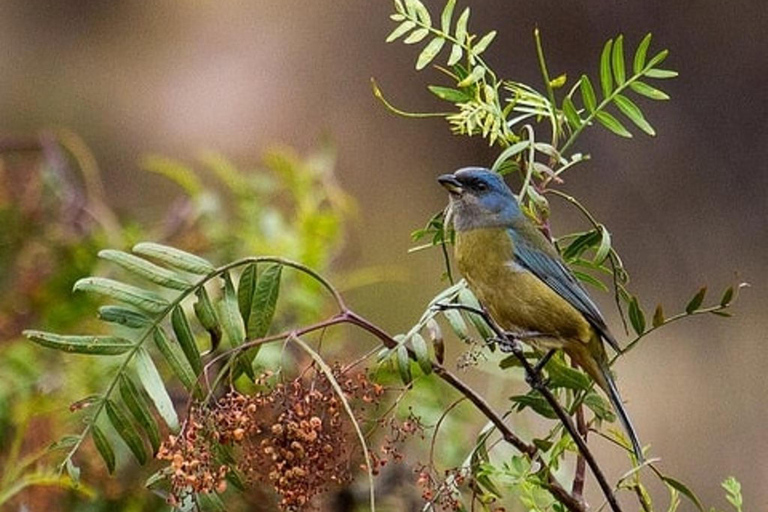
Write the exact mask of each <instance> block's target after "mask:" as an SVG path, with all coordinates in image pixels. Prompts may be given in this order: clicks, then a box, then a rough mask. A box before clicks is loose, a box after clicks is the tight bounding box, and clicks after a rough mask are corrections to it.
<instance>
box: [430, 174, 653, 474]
mask: <svg viewBox="0 0 768 512" xmlns="http://www.w3.org/2000/svg"><path fill="white" fill-rule="evenodd" d="M437 181H438V182H439V183H440V185H442V186H443V187H444V188H445V189H446V190H447V191H448V194H449V198H450V205H449V214H448V215H447V219H448V220H447V222H448V223H452V224H453V229H454V231H455V235H456V237H455V244H454V256H455V260H456V263H457V266H458V269H459V271H460V272H461V274H462V276H463V277H464V279H466V281H467V284H468V286H469V289H470V290H471V291H472V293H474V295H475V296H476V297H477V299H478V300H479V301H480V303H481V304H482V305H483V307H484V308H485V309H486V311H487V312H488V314H489V315H490V317H491V318H492V319H493V321H494V322H495V323H497V324H498V325H499V326H500V327H501V328H502V329H504V330H505V331H506V332H508V333H510V334H511V336H512V337H513V338H516V339H520V340H522V341H525V342H526V343H527V344H529V345H531V346H533V347H534V348H538V349H540V350H552V349H562V350H563V351H564V352H565V353H566V354H567V355H568V356H569V357H570V358H571V360H572V361H573V362H574V363H576V365H578V366H579V367H581V368H582V369H583V370H584V371H585V372H586V373H587V374H588V375H589V376H590V377H591V378H592V379H593V380H594V381H595V383H596V384H597V385H598V386H599V387H600V388H601V389H602V390H603V391H604V392H605V394H606V396H607V397H608V399H609V400H610V402H611V405H612V406H613V408H614V410H615V411H616V413H617V415H618V417H619V420H620V422H621V424H622V426H623V428H624V430H625V431H626V433H627V435H628V437H629V439H630V442H631V444H632V449H633V452H634V454H635V457H636V458H637V461H638V462H642V461H643V460H644V457H643V450H642V447H641V444H640V441H639V439H638V436H637V432H636V430H635V428H634V426H633V425H632V422H631V421H630V418H629V415H628V414H627V411H626V409H625V407H624V403H623V401H622V399H621V395H620V394H619V390H618V388H617V386H616V382H615V380H614V378H613V375H612V374H611V370H610V367H609V364H608V356H607V353H606V350H605V346H604V345H603V341H605V342H607V343H608V344H609V345H610V346H611V347H612V348H613V349H614V350H616V351H617V352H620V351H621V350H620V347H619V344H618V342H617V341H616V338H614V336H613V335H612V334H611V332H610V331H609V329H608V326H607V325H606V322H605V319H604V318H603V315H602V314H601V313H600V310H599V309H598V307H597V305H595V303H594V302H593V300H592V299H591V298H590V297H589V295H588V294H587V292H586V290H585V289H584V288H583V287H582V286H581V284H580V283H579V282H578V280H577V279H576V278H575V276H574V275H573V273H572V272H571V271H570V270H569V268H568V267H567V266H566V264H565V262H564V261H563V259H562V258H561V257H560V255H559V253H558V252H557V249H556V248H555V246H554V245H553V244H552V243H551V242H550V241H549V239H548V238H547V237H546V236H545V235H544V234H543V233H542V232H541V231H540V230H539V229H538V228H537V227H536V225H535V224H534V223H533V222H532V221H531V220H530V219H529V218H528V217H527V216H526V214H525V213H524V212H523V211H522V210H521V208H520V204H519V202H518V200H517V198H516V197H515V195H514V194H513V193H512V191H511V190H510V188H509V187H508V186H507V185H506V183H505V182H504V180H503V179H502V177H501V176H500V175H499V174H498V173H495V172H493V171H490V170H489V169H486V168H483V167H465V168H462V169H459V170H458V171H456V172H454V173H453V174H444V175H442V176H440V177H438V179H437Z"/></svg>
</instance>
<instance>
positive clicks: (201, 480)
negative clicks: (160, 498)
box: [157, 408, 229, 506]
mask: <svg viewBox="0 0 768 512" xmlns="http://www.w3.org/2000/svg"><path fill="white" fill-rule="evenodd" d="M209 420H210V418H209V417H208V416H207V414H206V411H205V410H200V409H197V408H192V409H191V410H190V413H189V417H188V418H187V421H186V423H185V425H184V428H183V429H182V431H181V434H180V435H179V436H169V437H168V440H167V441H165V442H164V443H163V444H162V445H161V446H160V449H159V450H158V452H157V458H158V459H161V460H167V461H170V467H169V468H168V470H167V472H168V478H169V480H170V483H171V494H170V496H169V498H168V503H170V504H171V505H174V506H176V505H179V504H180V503H181V502H182V500H183V499H184V497H185V496H187V495H189V494H191V493H210V492H213V491H215V492H218V493H222V492H224V491H225V490H226V488H227V482H226V480H225V478H226V476H227V473H228V472H229V468H228V467H227V466H226V465H224V464H216V462H215V460H214V455H213V453H212V450H211V446H210V443H211V439H212V437H213V432H215V428H213V427H214V426H213V425H212V424H211V422H210V421H209Z"/></svg>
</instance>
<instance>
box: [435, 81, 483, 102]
mask: <svg viewBox="0 0 768 512" xmlns="http://www.w3.org/2000/svg"><path fill="white" fill-rule="evenodd" d="M427 89H429V91H430V92H431V93H432V94H434V95H435V96H437V97H438V98H440V99H441V100H445V101H450V102H451V103H462V102H466V101H469V100H470V99H472V97H471V96H469V95H468V94H467V93H465V92H464V91H460V90H458V89H453V88H451V87H440V86H439V85H428V86H427Z"/></svg>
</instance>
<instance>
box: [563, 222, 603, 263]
mask: <svg viewBox="0 0 768 512" xmlns="http://www.w3.org/2000/svg"><path fill="white" fill-rule="evenodd" d="M600 241H601V237H600V232H598V231H597V230H596V229H593V230H590V231H585V232H584V233H582V234H580V235H579V236H577V237H576V238H574V239H573V241H572V242H571V243H570V244H568V247H566V248H565V250H564V251H563V253H562V255H563V259H564V260H565V261H571V260H572V259H574V258H577V257H579V256H580V255H581V254H583V253H584V251H586V250H587V249H589V248H590V247H594V246H595V245H597V244H598V242H600Z"/></svg>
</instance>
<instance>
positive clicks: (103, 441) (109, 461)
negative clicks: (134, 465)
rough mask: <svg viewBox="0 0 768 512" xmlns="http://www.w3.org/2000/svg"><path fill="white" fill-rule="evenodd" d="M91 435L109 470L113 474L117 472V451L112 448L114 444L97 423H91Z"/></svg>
mask: <svg viewBox="0 0 768 512" xmlns="http://www.w3.org/2000/svg"><path fill="white" fill-rule="evenodd" d="M91 437H92V438H93V444H94V445H96V450H97V451H98V452H99V455H101V458H102V459H104V463H105V464H106V465H107V471H109V474H110V475H111V474H112V473H114V472H115V452H114V451H113V450H112V446H111V445H110V444H109V441H108V440H107V437H106V436H105V435H104V433H103V432H102V431H101V429H100V428H99V427H97V426H96V425H91Z"/></svg>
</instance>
